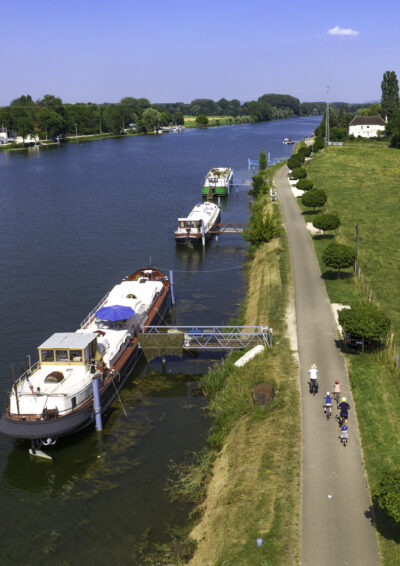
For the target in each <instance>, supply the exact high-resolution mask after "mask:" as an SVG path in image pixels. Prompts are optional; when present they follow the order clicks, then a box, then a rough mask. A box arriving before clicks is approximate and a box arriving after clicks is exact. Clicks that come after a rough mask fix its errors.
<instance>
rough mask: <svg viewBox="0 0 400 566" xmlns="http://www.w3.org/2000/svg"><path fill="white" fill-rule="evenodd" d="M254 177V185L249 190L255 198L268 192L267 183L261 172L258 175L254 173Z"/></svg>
mask: <svg viewBox="0 0 400 566" xmlns="http://www.w3.org/2000/svg"><path fill="white" fill-rule="evenodd" d="M252 179H253V187H252V188H251V189H250V190H249V195H250V196H252V197H253V198H258V197H259V196H260V195H263V194H265V193H266V192H267V188H268V187H267V185H266V183H265V180H264V177H263V176H262V175H261V174H260V173H259V174H258V175H254V176H253V177H252Z"/></svg>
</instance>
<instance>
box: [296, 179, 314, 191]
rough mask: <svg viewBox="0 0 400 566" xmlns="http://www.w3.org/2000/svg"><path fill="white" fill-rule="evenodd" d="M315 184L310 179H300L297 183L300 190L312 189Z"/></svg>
mask: <svg viewBox="0 0 400 566" xmlns="http://www.w3.org/2000/svg"><path fill="white" fill-rule="evenodd" d="M313 186H314V185H313V182H312V181H310V179H299V180H298V181H297V183H296V187H297V188H298V189H299V190H300V191H310V190H311V189H312V188H313Z"/></svg>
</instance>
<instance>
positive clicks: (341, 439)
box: [340, 426, 349, 447]
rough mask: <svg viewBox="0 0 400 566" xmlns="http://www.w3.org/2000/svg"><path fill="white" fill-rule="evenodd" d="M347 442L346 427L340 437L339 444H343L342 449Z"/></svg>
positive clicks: (347, 432)
mask: <svg viewBox="0 0 400 566" xmlns="http://www.w3.org/2000/svg"><path fill="white" fill-rule="evenodd" d="M348 441H349V431H348V430H347V426H345V427H343V428H342V431H341V435H340V442H341V443H342V444H343V446H344V447H346V446H347V443H348Z"/></svg>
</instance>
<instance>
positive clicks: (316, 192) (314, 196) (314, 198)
mask: <svg viewBox="0 0 400 566" xmlns="http://www.w3.org/2000/svg"><path fill="white" fill-rule="evenodd" d="M326 201H327V196H326V193H325V191H323V190H322V189H311V190H310V191H307V192H305V193H304V194H303V196H302V197H301V202H302V203H303V204H304V206H309V207H310V208H314V209H315V208H321V206H324V204H325V203H326Z"/></svg>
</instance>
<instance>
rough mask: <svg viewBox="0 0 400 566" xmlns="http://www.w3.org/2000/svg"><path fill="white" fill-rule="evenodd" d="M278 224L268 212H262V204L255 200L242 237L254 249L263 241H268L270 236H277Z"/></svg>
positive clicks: (278, 232)
mask: <svg viewBox="0 0 400 566" xmlns="http://www.w3.org/2000/svg"><path fill="white" fill-rule="evenodd" d="M279 234H280V224H279V221H278V219H277V218H275V217H274V216H273V215H272V214H271V213H270V212H267V213H264V211H263V204H262V203H259V202H257V201H256V202H255V203H254V204H253V206H252V215H251V216H250V220H249V225H248V226H247V227H246V228H245V230H244V232H243V238H244V240H245V241H246V242H249V243H250V244H251V248H252V249H253V250H255V249H256V248H258V247H259V246H260V245H261V244H263V243H264V242H269V240H271V239H272V238H275V237H277V236H279Z"/></svg>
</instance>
